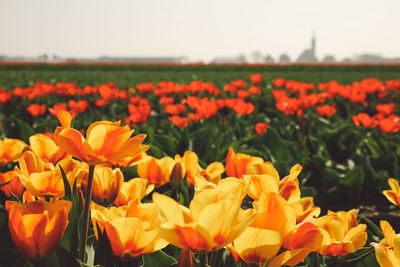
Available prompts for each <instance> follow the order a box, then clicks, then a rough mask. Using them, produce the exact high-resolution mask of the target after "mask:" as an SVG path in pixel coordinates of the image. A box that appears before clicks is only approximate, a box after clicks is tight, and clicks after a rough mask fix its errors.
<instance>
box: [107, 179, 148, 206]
mask: <svg viewBox="0 0 400 267" xmlns="http://www.w3.org/2000/svg"><path fill="white" fill-rule="evenodd" d="M153 189H154V185H147V180H146V179H143V178H134V179H131V180H129V181H127V182H123V183H122V185H121V188H120V190H119V193H118V196H117V198H116V199H115V201H114V205H115V206H123V205H127V204H128V202H129V201H131V200H135V199H137V200H141V199H142V198H143V197H144V196H145V195H147V194H149V193H150V192H151V191H153Z"/></svg>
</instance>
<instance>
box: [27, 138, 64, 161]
mask: <svg viewBox="0 0 400 267" xmlns="http://www.w3.org/2000/svg"><path fill="white" fill-rule="evenodd" d="M29 143H30V145H31V149H32V151H33V152H35V154H36V155H38V156H39V157H40V158H41V159H42V160H44V161H48V162H51V163H53V164H56V163H57V161H59V160H61V159H63V158H66V157H68V154H67V153H66V152H64V151H63V150H62V149H61V148H60V147H59V146H57V145H56V142H55V141H54V140H53V139H52V138H51V137H49V136H47V135H44V134H40V133H39V134H35V135H32V136H31V137H29Z"/></svg>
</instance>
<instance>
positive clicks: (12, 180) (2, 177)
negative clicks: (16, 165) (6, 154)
mask: <svg viewBox="0 0 400 267" xmlns="http://www.w3.org/2000/svg"><path fill="white" fill-rule="evenodd" d="M6 182H9V183H8V184H6V185H3V186H2V187H0V190H2V191H3V192H4V193H5V194H6V196H7V197H8V198H11V193H13V194H14V195H15V196H17V197H20V196H21V195H22V193H23V192H24V190H25V188H24V186H23V185H22V183H21V181H20V179H19V175H18V171H17V170H16V169H14V170H12V171H8V172H6V173H0V184H2V183H6Z"/></svg>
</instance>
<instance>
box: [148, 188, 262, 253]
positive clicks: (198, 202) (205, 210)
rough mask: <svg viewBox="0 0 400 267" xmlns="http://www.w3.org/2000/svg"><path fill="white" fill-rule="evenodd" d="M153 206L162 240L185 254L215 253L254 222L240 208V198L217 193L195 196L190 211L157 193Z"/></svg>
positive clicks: (204, 193)
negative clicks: (189, 251) (156, 206)
mask: <svg viewBox="0 0 400 267" xmlns="http://www.w3.org/2000/svg"><path fill="white" fill-rule="evenodd" d="M242 196H244V194H242ZM153 202H154V203H156V204H158V206H159V208H160V213H159V214H160V216H161V218H162V220H163V223H162V224H161V230H160V232H161V237H162V238H163V239H165V240H166V241H168V242H169V243H171V244H172V245H174V246H177V247H179V248H182V249H185V250H192V251H198V252H209V251H213V250H218V249H220V248H222V247H224V246H226V245H227V244H229V243H231V242H232V241H233V240H234V239H236V238H237V237H238V236H239V235H240V234H241V233H242V232H243V231H244V230H245V229H246V227H247V226H248V225H249V224H250V222H251V221H252V219H253V218H254V216H253V215H250V216H247V215H246V214H245V211H243V210H242V209H241V208H240V206H241V202H242V198H240V199H236V198H235V197H234V196H232V195H230V194H229V193H226V194H221V190H218V189H207V190H204V191H202V192H199V193H196V194H195V196H194V198H193V199H192V201H191V202H190V205H189V208H186V207H184V206H182V205H180V204H179V203H177V202H176V201H175V200H173V199H172V198H170V197H167V196H165V195H161V194H158V193H153ZM221 214H224V216H221Z"/></svg>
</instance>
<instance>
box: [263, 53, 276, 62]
mask: <svg viewBox="0 0 400 267" xmlns="http://www.w3.org/2000/svg"><path fill="white" fill-rule="evenodd" d="M264 62H265V63H274V59H273V57H271V55H267V56H266V57H265V58H264Z"/></svg>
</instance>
